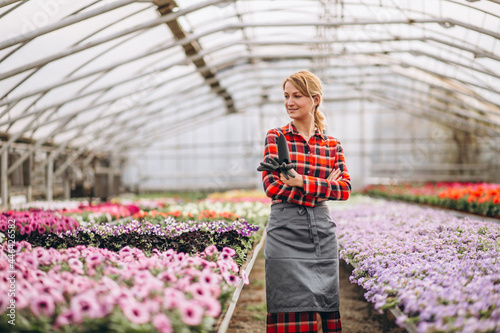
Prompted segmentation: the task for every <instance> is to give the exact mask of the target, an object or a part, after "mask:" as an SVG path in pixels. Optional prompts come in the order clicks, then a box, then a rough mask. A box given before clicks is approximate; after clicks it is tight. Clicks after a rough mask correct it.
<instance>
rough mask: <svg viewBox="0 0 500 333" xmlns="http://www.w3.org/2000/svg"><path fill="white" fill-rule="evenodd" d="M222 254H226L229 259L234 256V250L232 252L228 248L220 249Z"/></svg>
mask: <svg viewBox="0 0 500 333" xmlns="http://www.w3.org/2000/svg"><path fill="white" fill-rule="evenodd" d="M222 253H227V254H228V255H229V256H230V257H233V256H234V255H235V254H236V250H234V249H232V248H230V247H224V248H223V249H222Z"/></svg>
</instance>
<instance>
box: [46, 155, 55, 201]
mask: <svg viewBox="0 0 500 333" xmlns="http://www.w3.org/2000/svg"><path fill="white" fill-rule="evenodd" d="M46 180H47V183H46V186H47V188H46V193H47V201H52V199H53V197H54V192H53V183H54V155H53V154H52V152H51V153H50V154H49V162H48V163H47V178H46Z"/></svg>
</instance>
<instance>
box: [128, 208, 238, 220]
mask: <svg viewBox="0 0 500 333" xmlns="http://www.w3.org/2000/svg"><path fill="white" fill-rule="evenodd" d="M132 217H133V218H134V219H147V220H148V221H150V222H152V220H157V221H158V222H161V221H163V220H164V219H166V218H168V217H175V218H176V219H177V220H178V221H181V220H184V221H189V220H193V219H198V220H205V221H217V220H224V221H234V220H236V219H238V218H240V216H238V215H236V214H235V213H233V212H216V211H214V210H208V209H206V210H202V211H201V212H200V213H199V214H198V215H197V216H195V215H194V214H193V213H183V212H181V211H180V210H173V211H159V210H156V209H154V210H150V211H144V210H141V211H139V212H137V213H135V214H134V215H133V216H132Z"/></svg>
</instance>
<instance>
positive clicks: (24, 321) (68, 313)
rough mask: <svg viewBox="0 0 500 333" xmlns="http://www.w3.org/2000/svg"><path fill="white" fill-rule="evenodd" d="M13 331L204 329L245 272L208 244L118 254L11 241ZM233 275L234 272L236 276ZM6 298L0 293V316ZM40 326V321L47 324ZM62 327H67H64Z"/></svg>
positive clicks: (1, 277) (1, 281)
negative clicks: (190, 250) (194, 249)
mask: <svg viewBox="0 0 500 333" xmlns="http://www.w3.org/2000/svg"><path fill="white" fill-rule="evenodd" d="M16 245H17V246H16V251H17V254H16V264H15V269H16V271H17V274H16V284H17V290H16V294H15V297H14V299H15V304H16V318H17V321H16V329H19V330H26V331H30V330H32V329H35V328H36V329H37V331H51V332H52V331H68V325H70V326H69V328H71V327H73V328H74V330H79V329H81V328H82V327H83V326H88V325H94V326H92V327H99V329H100V330H104V331H107V330H111V329H113V330H115V329H116V327H118V326H119V327H120V328H121V329H122V330H123V331H131V330H134V331H148V332H150V331H155V330H156V331H158V332H164V333H167V332H174V331H175V332H177V331H184V330H189V327H197V329H196V331H199V332H208V331H210V330H211V329H212V328H213V324H214V322H215V318H217V317H218V316H219V315H220V313H221V301H225V299H227V298H228V297H229V296H230V293H231V290H232V289H233V287H234V286H236V285H238V284H239V283H240V281H241V279H242V278H243V279H244V280H245V282H246V283H248V279H247V277H246V273H245V272H244V271H243V270H240V269H239V268H238V265H237V264H236V263H235V262H234V260H233V259H232V256H234V255H235V251H234V250H233V249H230V248H224V249H223V250H222V251H221V252H219V251H218V250H217V248H216V247H215V246H211V247H208V248H206V249H205V251H203V252H202V253H199V254H196V255H187V254H184V253H177V252H175V251H173V250H168V251H165V252H159V251H156V250H155V251H153V252H154V253H153V254H152V255H151V256H150V257H147V256H146V255H145V254H144V253H143V252H142V251H140V250H138V249H136V248H129V247H125V248H123V249H122V250H120V251H119V252H118V253H116V252H111V251H109V250H107V249H100V248H93V247H86V246H83V245H80V246H76V247H73V248H68V249H62V250H55V249H53V248H51V249H44V248H41V247H36V248H32V247H31V244H29V243H27V242H25V241H22V242H19V243H16ZM6 251H7V243H6V242H5V243H4V244H3V248H2V251H1V252H0V293H2V295H7V293H8V290H9V282H8V279H7V276H8V270H9V268H8V267H9V265H8V262H7V252H6ZM238 273H239V274H238ZM7 302H9V299H8V298H7V297H1V298H0V313H3V312H5V311H6V308H7ZM5 325H7V324H6V321H4V322H1V323H0V330H3V329H8V328H7V326H5ZM47 325H48V326H47ZM72 330H73V329H70V330H69V331H72Z"/></svg>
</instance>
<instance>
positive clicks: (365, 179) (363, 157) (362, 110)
mask: <svg viewBox="0 0 500 333" xmlns="http://www.w3.org/2000/svg"><path fill="white" fill-rule="evenodd" d="M361 86H362V87H363V88H362V90H363V91H362V94H363V96H365V95H364V94H365V92H364V83H363V82H362V83H361ZM359 118H360V119H359V127H360V137H359V139H360V144H361V147H360V152H361V168H362V169H361V187H365V186H366V185H368V184H367V182H368V176H367V174H368V170H369V165H368V156H367V155H366V154H367V149H366V142H367V141H366V137H365V133H366V128H365V100H364V99H363V98H362V99H361V100H360V110H359Z"/></svg>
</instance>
